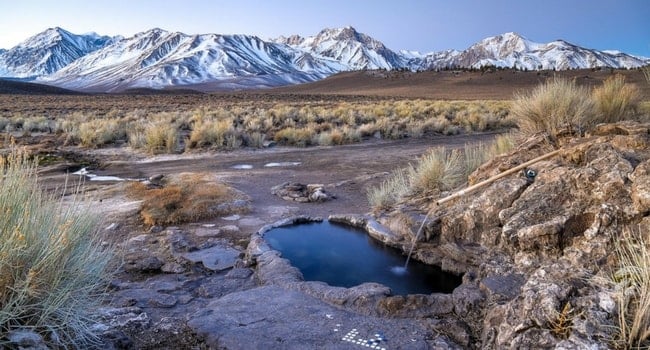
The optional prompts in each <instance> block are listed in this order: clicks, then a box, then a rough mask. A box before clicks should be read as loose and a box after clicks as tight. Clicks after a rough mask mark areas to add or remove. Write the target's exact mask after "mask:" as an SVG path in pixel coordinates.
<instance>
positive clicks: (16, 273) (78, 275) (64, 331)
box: [0, 149, 113, 348]
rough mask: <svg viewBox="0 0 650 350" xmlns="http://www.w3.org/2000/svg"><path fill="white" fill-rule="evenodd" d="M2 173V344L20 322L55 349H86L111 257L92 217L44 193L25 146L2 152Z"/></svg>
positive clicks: (0, 279) (0, 288)
mask: <svg viewBox="0 0 650 350" xmlns="http://www.w3.org/2000/svg"><path fill="white" fill-rule="evenodd" d="M0 174H3V176H2V177H0V213H2V214H1V215H0V348H2V347H3V342H4V341H6V339H4V338H3V335H4V334H7V332H8V331H9V330H11V329H13V328H21V327H25V328H29V329H32V330H34V331H36V332H38V333H40V334H42V335H43V336H44V339H46V340H47V341H49V342H50V345H52V346H53V347H57V348H58V347H74V348H86V347H89V346H90V345H91V344H92V343H95V342H97V340H98V339H97V338H96V335H95V333H93V332H92V331H91V330H90V326H91V325H92V321H93V317H92V313H91V311H92V310H93V309H94V308H95V307H96V306H97V305H98V304H99V302H100V301H101V298H100V296H101V292H102V290H103V288H102V287H103V286H104V285H105V284H104V283H105V282H106V281H107V280H108V276H109V272H108V271H109V270H108V267H109V262H110V261H111V259H112V256H113V255H112V252H111V250H110V249H108V248H106V247H104V246H103V245H102V244H101V242H100V238H99V235H98V234H97V225H98V220H97V218H96V217H94V216H92V215H91V214H88V213H89V211H88V210H85V209H87V208H80V207H79V205H74V204H73V205H71V206H64V205H63V204H62V202H60V201H57V199H56V198H55V197H53V196H48V195H45V194H43V193H41V191H40V188H39V186H38V184H37V179H36V162H35V161H33V160H29V157H28V155H27V154H25V153H24V152H23V151H20V150H16V149H13V150H12V153H11V154H9V155H8V156H6V157H1V158H0Z"/></svg>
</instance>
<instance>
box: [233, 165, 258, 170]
mask: <svg viewBox="0 0 650 350" xmlns="http://www.w3.org/2000/svg"><path fill="white" fill-rule="evenodd" d="M232 168H233V169H239V170H248V169H253V166H252V165H250V164H238V165H235V166H233V167H232Z"/></svg>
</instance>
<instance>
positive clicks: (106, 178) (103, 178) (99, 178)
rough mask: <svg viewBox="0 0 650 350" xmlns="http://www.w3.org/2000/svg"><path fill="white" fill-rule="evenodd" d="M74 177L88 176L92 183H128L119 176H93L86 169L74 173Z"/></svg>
mask: <svg viewBox="0 0 650 350" xmlns="http://www.w3.org/2000/svg"><path fill="white" fill-rule="evenodd" d="M72 175H79V176H86V177H87V178H88V179H89V180H90V181H126V180H127V179H124V178H121V177H117V176H101V175H96V174H91V173H90V172H89V171H88V169H86V168H81V169H79V170H78V171H75V172H74V173H72Z"/></svg>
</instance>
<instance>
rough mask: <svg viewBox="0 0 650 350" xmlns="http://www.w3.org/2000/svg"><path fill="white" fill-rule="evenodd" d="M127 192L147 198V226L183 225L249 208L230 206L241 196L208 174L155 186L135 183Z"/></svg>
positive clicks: (144, 208)
mask: <svg viewBox="0 0 650 350" xmlns="http://www.w3.org/2000/svg"><path fill="white" fill-rule="evenodd" d="M127 192H128V193H129V195H130V196H131V197H133V198H137V199H141V200H143V201H144V202H143V204H142V208H141V210H140V216H141V217H142V220H143V221H144V223H145V224H147V225H170V224H179V223H184V222H191V221H196V220H201V219H205V218H208V217H211V216H214V215H223V214H229V213H232V212H233V211H245V209H246V208H244V207H241V208H240V207H233V206H229V205H228V203H229V202H231V201H233V200H235V199H237V198H238V197H240V195H238V194H237V193H236V192H235V190H233V189H232V188H230V187H228V186H226V185H225V184H223V183H221V182H219V181H217V180H216V179H215V178H213V177H210V176H209V175H208V174H181V175H179V176H178V177H176V178H173V179H171V180H169V181H168V182H167V183H166V184H165V185H164V186H161V187H153V188H149V187H147V185H145V184H143V183H140V182H135V183H132V184H130V185H129V187H128V189H127Z"/></svg>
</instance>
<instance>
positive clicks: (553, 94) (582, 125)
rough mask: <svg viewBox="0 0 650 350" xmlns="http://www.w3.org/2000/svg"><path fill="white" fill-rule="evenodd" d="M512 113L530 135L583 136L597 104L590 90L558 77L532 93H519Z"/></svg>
mask: <svg viewBox="0 0 650 350" xmlns="http://www.w3.org/2000/svg"><path fill="white" fill-rule="evenodd" d="M511 113H512V114H513V116H514V117H515V118H516V122H517V126H518V127H519V130H520V131H521V132H523V133H524V134H527V135H532V134H536V133H540V132H546V133H549V134H550V135H551V136H554V137H555V136H558V135H560V134H562V133H570V134H576V133H577V134H580V133H582V132H583V131H584V130H585V129H586V127H587V126H588V125H590V124H591V123H592V121H593V119H594V103H593V101H592V99H591V98H590V95H589V90H588V89H587V88H585V87H582V86H578V85H577V84H576V83H575V81H572V80H567V79H563V78H557V77H556V78H553V79H551V80H549V81H547V82H546V83H544V84H541V85H539V86H537V87H536V88H535V89H533V90H532V91H531V92H529V93H523V94H521V93H519V94H516V95H515V100H514V102H513V105H512V110H511Z"/></svg>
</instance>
